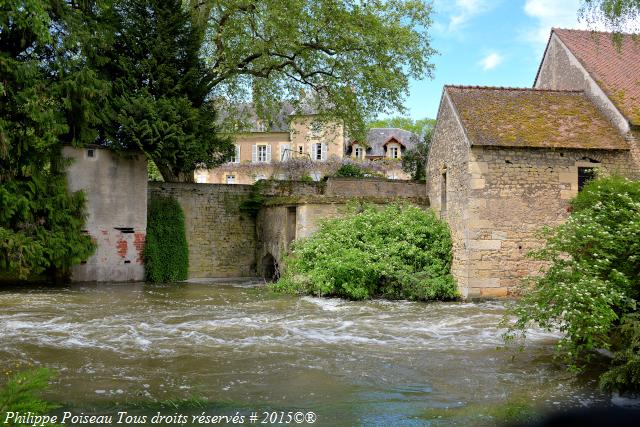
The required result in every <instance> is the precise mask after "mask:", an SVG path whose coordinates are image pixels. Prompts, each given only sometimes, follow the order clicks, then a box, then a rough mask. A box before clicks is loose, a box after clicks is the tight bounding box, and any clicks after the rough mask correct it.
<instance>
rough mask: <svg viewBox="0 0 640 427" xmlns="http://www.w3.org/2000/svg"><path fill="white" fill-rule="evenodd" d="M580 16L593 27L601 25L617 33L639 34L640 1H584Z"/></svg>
mask: <svg viewBox="0 0 640 427" xmlns="http://www.w3.org/2000/svg"><path fill="white" fill-rule="evenodd" d="M580 16H581V17H582V18H583V19H585V20H586V21H587V23H589V24H591V25H594V24H597V23H601V24H604V25H605V26H606V27H607V28H608V29H609V30H611V31H613V32H615V33H620V32H629V33H638V32H639V31H640V0H582V7H581V8H580Z"/></svg>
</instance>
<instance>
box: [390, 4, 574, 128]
mask: <svg viewBox="0 0 640 427" xmlns="http://www.w3.org/2000/svg"><path fill="white" fill-rule="evenodd" d="M580 4H581V1H580V0H434V16H433V26H432V27H431V29H430V34H431V37H432V46H433V47H434V48H435V49H436V50H438V52H439V53H438V55H437V56H434V57H433V58H431V62H432V63H433V64H434V65H435V70H434V73H433V75H434V78H433V79H432V80H429V79H425V80H422V81H412V82H411V87H410V95H409V97H408V98H407V99H406V102H405V105H406V107H407V114H406V115H408V116H410V117H411V118H413V119H421V118H425V117H428V118H436V115H437V113H438V105H439V103H440V97H441V95H442V88H443V86H444V85H445V84H457V85H481V86H515V87H531V86H532V85H533V80H534V78H535V76H536V72H537V70H538V65H539V64H540V60H541V59H542V55H543V53H544V48H545V46H546V43H547V40H548V38H549V33H550V31H551V28H552V27H560V28H574V29H585V28H587V24H586V23H584V22H579V17H578V9H579V8H580ZM396 115H397V114H396Z"/></svg>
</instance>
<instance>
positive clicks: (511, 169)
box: [427, 29, 640, 297]
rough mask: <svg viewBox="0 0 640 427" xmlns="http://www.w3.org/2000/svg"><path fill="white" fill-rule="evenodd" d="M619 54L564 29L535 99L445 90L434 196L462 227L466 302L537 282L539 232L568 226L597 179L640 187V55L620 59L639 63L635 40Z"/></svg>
mask: <svg viewBox="0 0 640 427" xmlns="http://www.w3.org/2000/svg"><path fill="white" fill-rule="evenodd" d="M565 40H566V41H565ZM611 43H612V42H611V35H610V34H609V35H606V34H605V35H602V36H601V37H600V38H599V39H598V38H595V37H594V36H593V35H592V34H591V33H589V32H582V31H570V30H555V29H554V30H553V31H552V34H551V38H550V40H549V45H548V46H547V50H546V53H545V56H544V58H543V60H542V64H541V66H540V71H539V72H538V76H537V78H536V83H535V88H533V89H515V88H490V87H464V86H445V88H444V90H443V94H442V98H441V102H440V107H439V111H438V118H437V123H436V127H435V129H434V134H433V140H432V146H431V152H430V156H429V161H428V164H427V182H428V186H427V192H428V195H429V197H430V201H431V206H432V207H433V208H434V209H435V210H437V211H439V212H440V213H441V216H442V217H443V218H445V219H446V220H447V222H448V223H449V225H450V227H451V231H452V236H453V240H454V264H453V274H454V275H455V277H456V279H457V280H458V284H459V288H460V291H461V293H462V294H463V295H464V296H465V297H483V296H504V295H507V294H508V293H509V292H510V291H511V290H513V289H514V287H515V286H516V285H518V284H519V283H520V282H521V280H522V278H523V277H525V276H528V275H531V274H536V273H537V272H538V271H539V268H540V267H541V265H539V264H537V263H536V262H534V261H533V260H531V259H530V258H527V257H526V254H527V253H528V252H529V251H531V250H532V249H534V248H537V247H539V246H540V245H541V244H542V241H541V240H540V238H539V237H538V236H537V234H536V233H537V231H538V230H539V229H540V228H542V227H543V226H546V225H548V226H554V225H557V224H560V223H561V222H562V221H563V220H565V219H566V217H567V216H568V214H569V209H568V208H569V200H570V199H571V198H572V197H574V196H575V195H576V194H577V192H578V191H579V190H580V188H581V187H582V185H584V183H585V182H586V181H587V180H588V179H590V178H591V177H592V176H593V175H594V173H595V171H596V170H597V171H598V173H601V174H612V173H615V174H620V175H623V176H628V177H633V178H636V177H638V176H639V172H640V163H639V162H638V157H637V153H638V146H637V135H638V134H637V131H638V128H637V122H636V119H637V116H636V115H634V112H637V111H640V110H638V109H639V108H640V102H639V100H640V97H636V95H637V94H638V92H637V91H638V89H639V88H640V86H637V83H636V86H635V87H631V86H632V85H630V83H628V81H635V82H638V81H640V67H639V65H638V64H640V56H638V58H637V59H636V60H635V62H634V63H633V64H631V63H628V61H627V60H626V59H622V58H621V57H620V55H623V56H624V55H630V56H634V55H637V52H638V51H637V50H636V49H637V47H636V46H630V47H629V46H628V41H627V36H625V40H624V43H623V48H622V49H623V50H622V53H620V52H618V51H617V50H616V49H615V47H612V46H610V45H611ZM625 47H629V51H625V50H624V49H625ZM628 75H630V76H631V77H630V78H629V79H627V78H626V76H628ZM621 76H625V78H624V79H623V78H622V77H621ZM623 92H624V93H626V94H628V95H626V96H618V97H616V96H614V95H612V94H620V93H623Z"/></svg>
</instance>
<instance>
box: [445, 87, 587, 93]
mask: <svg viewBox="0 0 640 427" xmlns="http://www.w3.org/2000/svg"><path fill="white" fill-rule="evenodd" d="M444 87H445V88H455V89H484V90H509V91H522V92H560V93H584V91H583V90H576V89H538V88H531V87H509V86H478V85H444Z"/></svg>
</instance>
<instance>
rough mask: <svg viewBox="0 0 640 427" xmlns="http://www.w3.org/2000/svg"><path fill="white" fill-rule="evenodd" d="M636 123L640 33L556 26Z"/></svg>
mask: <svg viewBox="0 0 640 427" xmlns="http://www.w3.org/2000/svg"><path fill="white" fill-rule="evenodd" d="M552 32H553V33H555V34H556V35H557V36H558V37H559V38H560V40H562V42H563V43H564V44H565V46H567V48H568V49H569V50H570V51H571V53H573V55H574V56H575V57H576V58H577V59H578V61H580V63H581V64H582V66H583V67H584V68H585V70H587V72H588V73H589V74H590V75H591V77H592V78H593V79H594V80H595V81H596V82H597V83H598V85H599V86H600V88H601V89H602V90H603V91H604V93H605V94H606V95H607V96H608V97H609V99H610V100H611V102H613V103H614V104H615V106H616V108H617V109H618V110H619V111H620V112H621V113H622V115H623V116H625V117H626V118H627V120H629V122H630V123H631V124H632V125H636V126H640V35H638V34H636V35H632V34H622V35H621V37H620V43H619V45H616V44H615V43H614V41H613V38H612V35H611V33H602V32H594V31H580V30H565V29H560V28H554V29H552Z"/></svg>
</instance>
